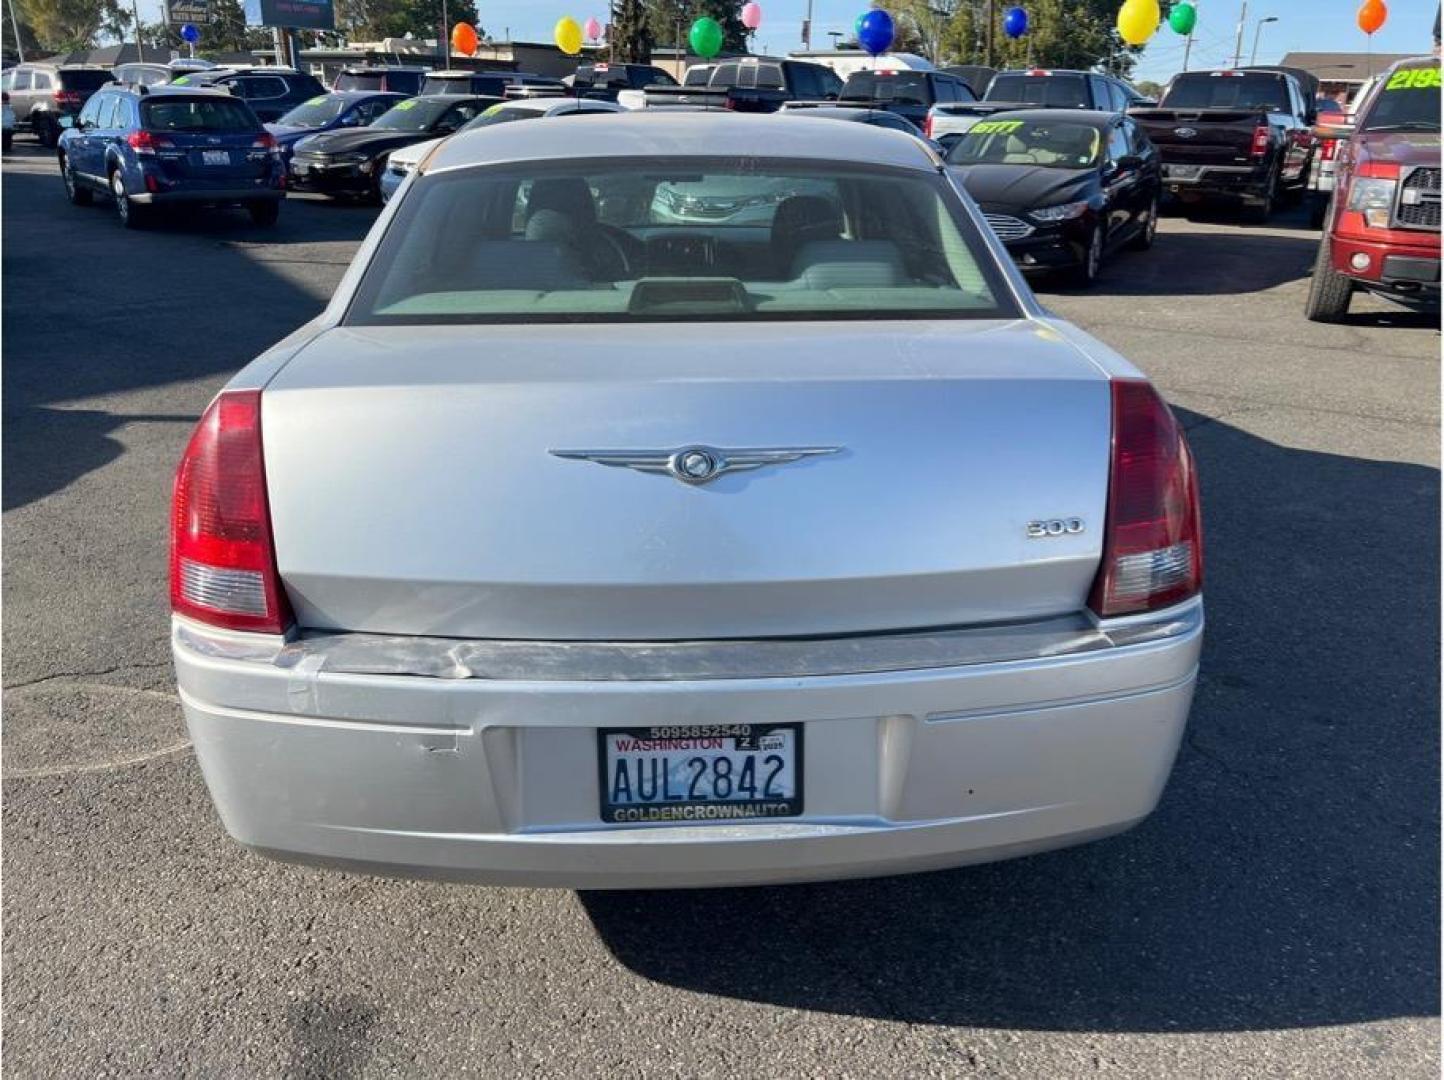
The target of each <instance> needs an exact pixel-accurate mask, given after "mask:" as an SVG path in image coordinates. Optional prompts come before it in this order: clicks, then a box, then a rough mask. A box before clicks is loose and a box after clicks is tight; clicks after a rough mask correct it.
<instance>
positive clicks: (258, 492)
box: [170, 390, 291, 634]
mask: <svg viewBox="0 0 1444 1080" xmlns="http://www.w3.org/2000/svg"><path fill="white" fill-rule="evenodd" d="M170 605H171V610H172V611H173V612H174V613H175V614H177V615H185V616H187V617H188V618H192V619H199V620H200V621H202V622H206V623H210V624H212V625H213V626H221V627H225V628H226V629H229V630H252V631H257V632H260V633H268V634H279V633H282V632H283V631H284V630H285V629H286V626H287V624H288V623H290V621H291V608H290V604H289V603H288V602H287V600H286V593H285V590H284V589H283V588H282V587H281V577H280V574H279V572H278V571H277V569H276V555H275V548H274V545H273V543H272V539H271V514H270V508H269V505H268V503H267V499H266V472H265V465H264V462H263V460H262V456H261V392H260V391H259V390H227V391H223V392H222V393H221V394H220V395H219V396H218V397H217V398H216V399H215V400H214V401H212V402H211V404H210V407H209V408H207V409H206V411H205V415H203V416H202V417H201V419H200V423H198V424H197V425H196V429H195V431H194V432H193V433H192V435H191V440H190V443H189V444H188V445H187V446H186V451H185V455H184V456H183V457H182V458H181V463H180V466H179V467H178V468H177V469H176V475H175V497H174V502H173V504H172V506H171V554H170Z"/></svg>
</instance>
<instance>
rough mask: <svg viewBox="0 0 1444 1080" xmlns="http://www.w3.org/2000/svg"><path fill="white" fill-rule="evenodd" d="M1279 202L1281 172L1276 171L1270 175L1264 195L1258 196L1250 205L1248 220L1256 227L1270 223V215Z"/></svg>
mask: <svg viewBox="0 0 1444 1080" xmlns="http://www.w3.org/2000/svg"><path fill="white" fill-rule="evenodd" d="M1278 201H1279V171H1278V169H1274V170H1273V171H1272V172H1271V173H1269V179H1268V183H1267V184H1266V185H1265V186H1264V190H1263V194H1262V195H1259V196H1257V197H1256V198H1255V199H1254V200H1253V201H1252V202H1250V203H1249V205H1248V212H1247V214H1246V215H1245V217H1246V219H1247V220H1248V221H1250V222H1252V223H1253V224H1255V225H1265V224H1267V223H1268V219H1269V215H1270V214H1272V213H1273V212H1274V205H1275V204H1276V203H1277V202H1278Z"/></svg>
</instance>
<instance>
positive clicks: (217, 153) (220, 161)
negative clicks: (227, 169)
mask: <svg viewBox="0 0 1444 1080" xmlns="http://www.w3.org/2000/svg"><path fill="white" fill-rule="evenodd" d="M230 163H231V152H230V151H229V150H202V151H201V164H202V165H229V164H230Z"/></svg>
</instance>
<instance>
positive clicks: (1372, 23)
mask: <svg viewBox="0 0 1444 1080" xmlns="http://www.w3.org/2000/svg"><path fill="white" fill-rule="evenodd" d="M1388 17H1389V9H1388V8H1387V7H1385V6H1384V0H1364V2H1363V3H1362V4H1360V5H1359V16H1358V18H1359V29H1360V30H1362V31H1363V32H1364V33H1366V34H1374V33H1376V32H1377V31H1378V30H1379V28H1380V27H1381V26H1383V25H1384V20H1385V19H1387V18H1388Z"/></svg>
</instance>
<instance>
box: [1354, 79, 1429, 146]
mask: <svg viewBox="0 0 1444 1080" xmlns="http://www.w3.org/2000/svg"><path fill="white" fill-rule="evenodd" d="M1362 127H1363V129H1364V130H1365V131H1438V130H1439V68H1438V66H1437V65H1431V66H1429V67H1414V68H1400V69H1399V70H1398V71H1395V72H1394V73H1393V74H1392V75H1390V76H1389V78H1388V79H1387V80H1386V81H1385V83H1384V85H1383V86H1381V87H1380V88H1379V92H1378V94H1376V95H1375V97H1374V103H1373V105H1371V106H1370V108H1369V113H1368V115H1367V116H1365V117H1364V122H1363V124H1362Z"/></svg>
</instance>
